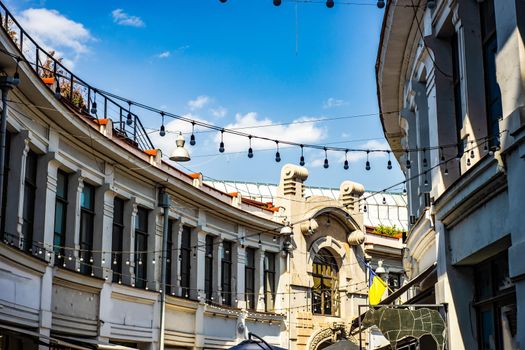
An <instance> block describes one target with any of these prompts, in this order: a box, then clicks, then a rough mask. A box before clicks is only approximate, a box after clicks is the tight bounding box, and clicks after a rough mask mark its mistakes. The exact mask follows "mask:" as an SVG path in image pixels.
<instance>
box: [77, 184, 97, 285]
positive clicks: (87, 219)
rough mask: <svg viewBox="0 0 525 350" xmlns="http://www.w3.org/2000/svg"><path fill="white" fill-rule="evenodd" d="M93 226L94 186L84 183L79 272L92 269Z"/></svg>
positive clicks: (89, 272) (84, 272) (87, 271)
mask: <svg viewBox="0 0 525 350" xmlns="http://www.w3.org/2000/svg"><path fill="white" fill-rule="evenodd" d="M94 226H95V187H94V186H92V185H89V184H87V183H84V188H83V189H82V193H81V195H80V272H81V273H83V274H86V275H88V274H91V272H92V271H93V255H92V254H93V253H92V251H93V230H94Z"/></svg>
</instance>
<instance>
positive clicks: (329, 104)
mask: <svg viewBox="0 0 525 350" xmlns="http://www.w3.org/2000/svg"><path fill="white" fill-rule="evenodd" d="M347 104H348V102H346V101H345V100H340V99H337V98H334V97H329V98H328V99H327V100H326V101H324V102H323V108H325V109H328V108H336V107H341V106H346V105H347Z"/></svg>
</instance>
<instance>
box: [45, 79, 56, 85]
mask: <svg viewBox="0 0 525 350" xmlns="http://www.w3.org/2000/svg"><path fill="white" fill-rule="evenodd" d="M42 81H43V82H44V84H46V85H53V84H54V83H55V78H53V77H50V78H42Z"/></svg>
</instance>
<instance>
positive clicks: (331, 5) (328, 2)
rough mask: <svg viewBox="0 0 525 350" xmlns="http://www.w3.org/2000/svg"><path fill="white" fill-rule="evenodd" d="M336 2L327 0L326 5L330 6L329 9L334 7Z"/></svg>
mask: <svg viewBox="0 0 525 350" xmlns="http://www.w3.org/2000/svg"><path fill="white" fill-rule="evenodd" d="M334 4H335V2H334V0H326V7H328V8H329V9H331V8H333V7H334Z"/></svg>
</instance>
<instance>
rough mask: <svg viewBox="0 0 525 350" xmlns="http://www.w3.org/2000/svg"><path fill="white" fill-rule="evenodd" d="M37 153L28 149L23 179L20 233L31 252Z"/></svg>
mask: <svg viewBox="0 0 525 350" xmlns="http://www.w3.org/2000/svg"><path fill="white" fill-rule="evenodd" d="M37 162H38V155H37V154H36V153H35V152H33V151H29V152H28V153H27V158H26V174H25V179H24V213H23V223H22V234H23V237H24V250H25V251H27V252H32V251H33V249H35V246H34V244H33V232H34V231H33V230H34V222H35V198H36V169H37Z"/></svg>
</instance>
